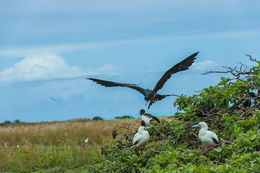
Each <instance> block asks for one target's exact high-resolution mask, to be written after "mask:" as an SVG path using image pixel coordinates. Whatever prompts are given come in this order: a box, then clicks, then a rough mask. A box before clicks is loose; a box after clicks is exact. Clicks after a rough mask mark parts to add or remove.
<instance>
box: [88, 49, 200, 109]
mask: <svg viewBox="0 0 260 173" xmlns="http://www.w3.org/2000/svg"><path fill="white" fill-rule="evenodd" d="M198 53H199V52H196V53H194V54H192V55H190V56H189V57H187V58H186V59H184V60H183V61H181V62H179V63H178V64H176V65H174V66H173V67H172V68H170V69H169V70H168V71H166V72H165V73H164V75H163V76H162V77H161V79H160V80H159V81H158V82H157V84H156V85H155V87H154V89H153V90H150V89H148V88H147V89H144V88H142V87H139V86H137V85H136V84H128V83H117V82H111V81H106V80H101V79H95V78H86V79H89V80H92V81H94V82H96V83H98V84H100V85H103V86H105V87H128V88H132V89H134V90H137V91H139V92H140V93H141V94H143V95H144V99H145V101H146V103H148V102H149V105H148V109H149V108H150V106H151V105H152V104H153V103H154V102H156V101H159V100H162V99H164V98H165V97H168V96H178V95H175V94H168V95H161V94H157V91H158V90H160V89H161V88H162V87H163V85H164V84H165V83H166V81H167V80H168V79H169V78H170V77H171V75H172V74H174V73H177V72H180V71H185V70H188V69H189V67H190V66H191V65H192V64H193V62H194V60H195V59H196V56H197V55H198Z"/></svg>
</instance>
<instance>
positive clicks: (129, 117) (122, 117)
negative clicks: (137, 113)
mask: <svg viewBox="0 0 260 173" xmlns="http://www.w3.org/2000/svg"><path fill="white" fill-rule="evenodd" d="M133 118H134V117H133V116H130V115H124V116H119V117H115V119H133Z"/></svg>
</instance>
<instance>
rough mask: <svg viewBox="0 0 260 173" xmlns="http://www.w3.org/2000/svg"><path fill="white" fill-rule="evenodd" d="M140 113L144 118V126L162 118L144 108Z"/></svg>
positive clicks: (158, 121)
mask: <svg viewBox="0 0 260 173" xmlns="http://www.w3.org/2000/svg"><path fill="white" fill-rule="evenodd" d="M140 115H141V119H142V122H141V125H142V126H149V125H150V124H151V122H152V121H156V122H157V123H160V120H159V119H158V118H157V117H155V116H153V115H151V114H148V113H145V110H143V109H141V110H140Z"/></svg>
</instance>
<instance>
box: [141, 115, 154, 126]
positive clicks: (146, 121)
mask: <svg viewBox="0 0 260 173" xmlns="http://www.w3.org/2000/svg"><path fill="white" fill-rule="evenodd" d="M141 119H142V120H143V121H144V122H145V125H146V126H149V125H150V121H151V119H152V118H149V117H147V116H144V115H142V116H141Z"/></svg>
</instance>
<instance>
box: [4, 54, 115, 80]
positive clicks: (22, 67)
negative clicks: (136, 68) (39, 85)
mask: <svg viewBox="0 0 260 173" xmlns="http://www.w3.org/2000/svg"><path fill="white" fill-rule="evenodd" d="M117 69H118V68H116V67H114V66H113V65H110V64H105V65H104V66H102V67H99V68H97V69H88V70H84V69H82V68H81V67H78V66H69V65H68V64H67V62H66V61H65V60H64V59H63V58H62V57H61V56H58V55H55V54H41V55H34V56H30V57H26V58H24V59H22V60H21V61H19V62H17V63H16V64H14V65H13V66H12V67H9V68H6V69H4V70H2V71H0V81H2V82H5V81H6V82H12V81H32V80H41V79H53V78H69V77H77V76H83V75H118V74H119V72H117Z"/></svg>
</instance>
